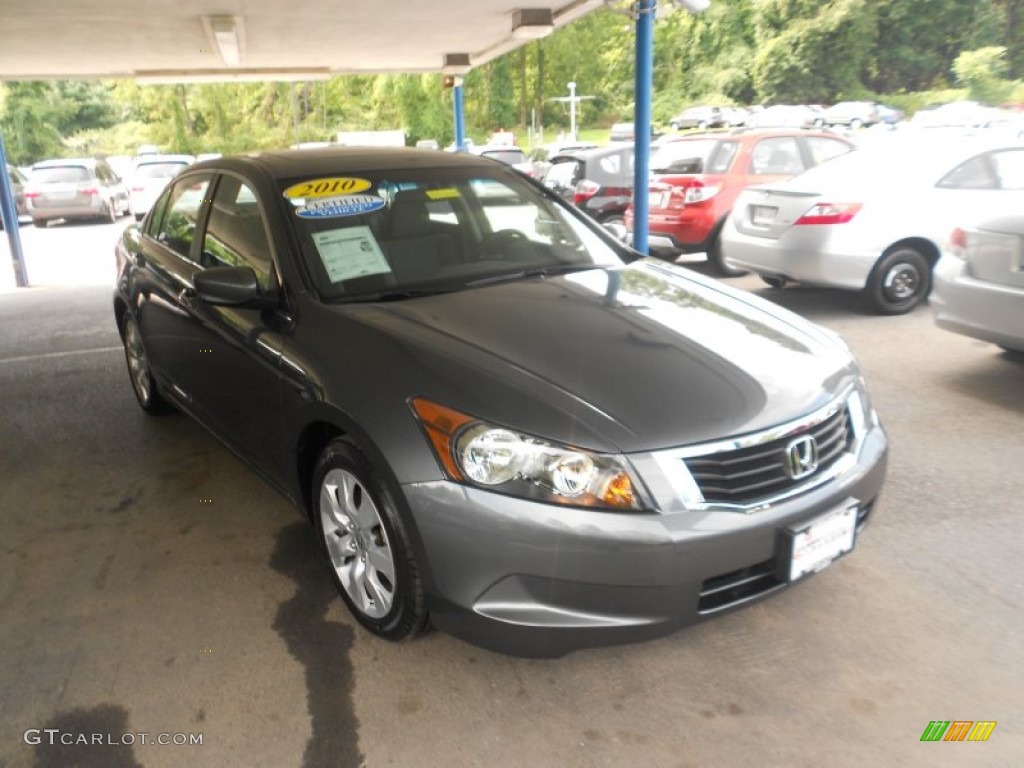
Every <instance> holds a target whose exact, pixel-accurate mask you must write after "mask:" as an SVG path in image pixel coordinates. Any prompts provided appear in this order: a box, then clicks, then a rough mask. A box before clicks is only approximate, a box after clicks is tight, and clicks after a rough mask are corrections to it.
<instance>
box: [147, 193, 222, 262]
mask: <svg viewBox="0 0 1024 768" xmlns="http://www.w3.org/2000/svg"><path fill="white" fill-rule="evenodd" d="M209 187H210V174H196V175H194V176H188V177H187V178H184V179H179V180H178V181H177V183H175V185H174V186H173V187H171V189H170V190H169V191H168V194H167V195H166V198H167V199H166V202H165V203H164V208H163V211H162V212H161V215H160V216H159V217H157V216H154V217H153V221H156V220H157V218H159V219H160V220H161V221H160V225H159V226H158V227H155V228H154V231H155V232H156V234H155V237H156V239H157V240H159V241H160V242H161V243H163V244H164V245H165V246H167V247H168V248H170V249H171V250H172V251H174V252H175V253H177V254H178V255H179V256H183V257H184V258H186V259H187V258H189V251H190V250H191V249H192V241H193V240H194V239H195V236H196V219H197V218H198V217H199V209H200V207H201V206H202V204H203V200H204V198H205V197H206V190H207V189H209Z"/></svg>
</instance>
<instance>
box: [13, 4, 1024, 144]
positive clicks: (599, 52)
mask: <svg viewBox="0 0 1024 768" xmlns="http://www.w3.org/2000/svg"><path fill="white" fill-rule="evenodd" d="M616 5H617V11H616V10H614V9H602V10H599V11H596V12H594V13H591V14H588V15H587V16H585V17H583V18H582V19H579V20H578V21H576V22H573V23H572V24H569V25H567V26H565V27H563V28H561V29H559V30H557V31H555V32H554V33H553V34H552V35H550V36H549V37H547V38H545V39H543V40H538V41H536V42H534V43H530V44H529V45H527V46H524V47H523V48H521V49H519V50H516V51H513V52H512V53H510V54H508V55H507V56H505V57H502V58H499V59H496V60H494V61H492V62H489V63H487V64H484V65H482V66H479V67H476V68H475V69H473V70H472V71H471V72H470V73H469V74H468V75H467V76H466V78H465V87H464V94H465V119H466V128H467V133H468V134H469V135H470V136H471V137H473V138H474V139H475V140H477V141H482V140H484V139H485V138H486V137H487V136H488V135H489V134H490V133H491V131H493V130H494V129H496V128H498V127H502V128H507V129H510V130H513V131H515V132H516V134H517V135H519V136H520V137H525V135H526V128H527V126H528V125H530V123H531V119H532V117H533V116H534V115H536V118H537V125H536V126H535V127H538V128H543V129H544V133H545V135H547V136H548V137H551V136H554V135H555V134H557V133H558V131H559V130H568V128H569V107H568V105H567V104H565V103H564V102H562V101H557V100H556V99H557V98H559V97H565V96H568V94H569V89H568V83H570V82H575V83H576V93H577V94H578V95H582V96H587V97H588V99H587V100H585V101H582V102H580V103H579V104H578V105H577V123H578V127H579V128H580V129H581V132H582V131H587V130H591V129H594V130H596V129H598V128H601V129H606V128H607V127H608V126H609V125H611V123H613V122H617V121H620V120H631V119H632V116H633V108H634V99H635V94H634V68H635V50H634V42H635V24H634V22H633V21H632V20H631V19H630V18H628V15H627V14H624V13H623V12H622V11H625V10H628V8H629V6H630V3H629V2H627V0H619V2H618V3H617V4H616ZM654 49H655V55H654V71H653V79H654V93H653V105H652V107H653V116H654V120H655V123H658V124H662V125H664V124H665V123H667V121H668V120H669V118H671V117H672V116H673V115H675V114H677V113H678V112H679V111H680V110H682V109H683V108H685V107H686V106H690V105H695V104H719V105H730V104H740V105H744V104H754V103H765V102H791V103H831V102H834V101H838V100H841V99H847V98H877V99H878V100H880V101H883V102H886V103H889V104H892V105H893V106H896V107H898V108H900V109H903V110H904V111H905V112H907V113H908V114H912V113H913V112H914V111H915V110H916V109H918V108H920V107H921V106H924V105H925V104H929V103H935V102H940V101H948V100H951V99H955V98H965V97H967V96H970V97H971V98H976V99H979V100H983V101H988V102H992V103H999V102H1001V101H1004V100H1016V101H1021V100H1024V99H1022V98H1021V95H1020V88H1021V79H1022V78H1024V0H828V2H823V0H715V2H713V3H712V5H711V7H710V8H709V9H708V10H707V11H705V12H704V13H701V14H697V15H693V14H689V13H685V12H682V11H680V10H677V9H676V8H675V7H674V6H673V5H672V4H671V3H669V2H668V0H661V2H660V3H659V5H658V10H657V18H656V23H655V28H654ZM996 51H1000V52H1001V53H999V54H998V55H996V53H995V52H996ZM954 83H955V84H956V86H957V88H956V89H954V88H953V85H954ZM1015 89H1016V90H1015ZM876 94H881V95H879V96H876ZM0 127H2V129H3V131H4V136H5V141H6V143H7V147H8V152H9V154H10V155H11V158H12V159H13V160H15V161H16V162H18V163H26V162H32V161H34V160H39V159H43V158H46V157H51V156H56V155H60V154H71V153H76V154H81V153H92V152H105V153H110V154H131V153H133V152H134V150H135V148H136V147H137V146H138V145H139V144H142V143H153V144H156V145H158V146H159V147H160V148H161V149H162V150H164V151H168V152H192V153H197V152H211V151H219V152H225V153H230V152H237V151H243V150H249V149H261V148H270V147H283V146H288V145H290V144H293V143H297V142H301V141H323V140H327V139H329V138H331V137H332V136H334V134H335V133H337V132H338V131H344V130H375V129H395V128H402V129H404V130H405V131H406V134H407V136H408V138H409V140H410V141H415V140H417V139H421V138H432V139H437V140H438V141H439V142H441V143H442V144H447V143H449V142H450V141H451V140H452V138H453V136H454V128H453V118H452V92H451V91H450V90H448V91H446V90H444V89H442V88H441V85H440V78H439V76H438V75H437V74H429V75H420V74H417V75H380V76H345V77H335V78H331V79H330V80H328V81H325V82H317V83H275V82H268V83H230V84H188V85H184V84H183V85H165V86H139V85H137V84H136V83H134V82H131V81H111V82H65V81H54V82H41V83H7V84H5V85H0ZM595 135H598V134H597V133H595ZM600 135H601V136H602V137H605V136H606V134H604V133H601V134H600ZM524 141H525V139H524Z"/></svg>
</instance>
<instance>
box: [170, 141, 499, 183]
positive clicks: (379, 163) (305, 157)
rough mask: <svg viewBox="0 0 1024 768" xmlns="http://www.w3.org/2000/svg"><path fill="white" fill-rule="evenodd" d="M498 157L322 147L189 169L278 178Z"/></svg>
mask: <svg viewBox="0 0 1024 768" xmlns="http://www.w3.org/2000/svg"><path fill="white" fill-rule="evenodd" d="M496 162H497V161H495V160H489V159H487V158H482V157H480V156H478V155H473V154H467V153H463V152H424V151H423V150H422V149H416V148H415V147H325V148H323V149H282V150H270V151H261V152H249V153H246V154H241V155H225V156H224V157H219V158H215V159H211V160H204V161H202V162H200V163H196V164H194V165H192V166H191V167H190V168H189V170H193V169H196V170H202V169H222V168H223V169H227V170H236V171H239V172H246V171H249V172H251V171H252V170H254V169H256V168H259V169H261V170H263V172H265V173H267V174H269V175H270V176H272V177H274V178H278V179H286V178H292V177H296V176H309V177H311V178H312V177H316V176H323V175H324V174H327V173H364V172H373V171H398V170H406V169H414V168H473V167H476V168H484V167H486V168H491V169H493V168H494V167H495V164H496Z"/></svg>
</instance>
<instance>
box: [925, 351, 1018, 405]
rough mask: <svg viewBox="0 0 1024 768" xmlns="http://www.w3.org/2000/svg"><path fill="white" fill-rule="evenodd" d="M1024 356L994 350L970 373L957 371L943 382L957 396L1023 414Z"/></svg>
mask: <svg viewBox="0 0 1024 768" xmlns="http://www.w3.org/2000/svg"><path fill="white" fill-rule="evenodd" d="M1022 376H1024V353H1021V352H1008V351H1003V350H1000V349H999V348H998V347H994V346H993V347H992V354H991V355H990V356H988V357H986V358H985V359H984V362H980V363H979V364H978V365H977V366H976V367H974V368H971V369H970V370H964V369H963V368H960V369H958V370H957V371H955V372H952V373H950V374H948V375H946V376H944V377H943V379H942V383H943V385H945V386H946V387H947V388H949V389H950V390H952V391H953V392H956V393H957V394H958V395H964V396H966V397H970V398H973V399H975V400H980V401H982V402H984V403H988V404H990V405H995V406H997V407H999V408H1009V409H1011V410H1014V411H1016V412H1017V413H1024V387H1021V377H1022Z"/></svg>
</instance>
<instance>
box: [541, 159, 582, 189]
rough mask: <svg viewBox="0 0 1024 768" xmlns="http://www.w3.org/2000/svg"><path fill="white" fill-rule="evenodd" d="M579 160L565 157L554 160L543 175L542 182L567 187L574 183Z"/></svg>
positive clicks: (577, 173)
mask: <svg viewBox="0 0 1024 768" xmlns="http://www.w3.org/2000/svg"><path fill="white" fill-rule="evenodd" d="M578 169H579V162H578V161H576V160H572V159H570V158H566V159H564V160H556V161H555V163H554V165H552V166H551V168H549V169H548V172H547V174H546V175H545V176H544V182H545V183H546V184H549V185H552V186H562V187H568V186H572V185H573V184H575V183H576V182H577V180H578V177H579V172H578Z"/></svg>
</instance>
